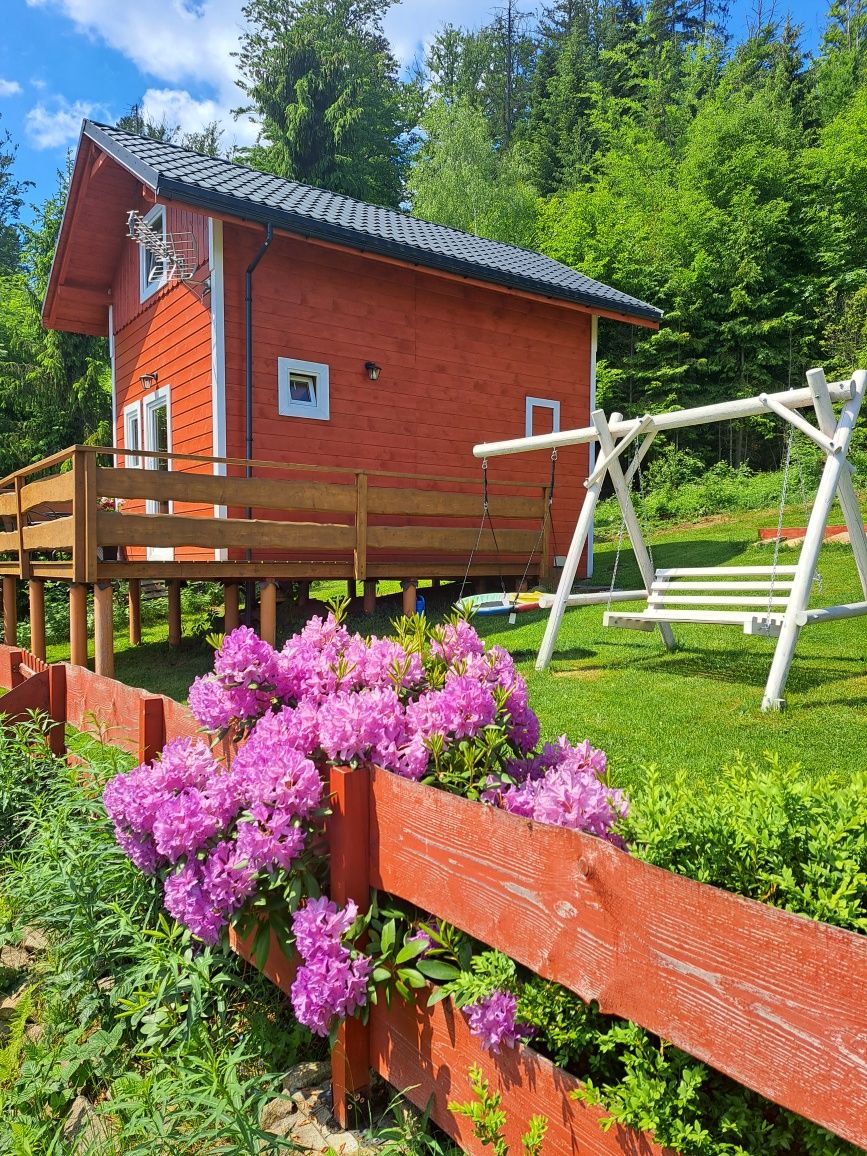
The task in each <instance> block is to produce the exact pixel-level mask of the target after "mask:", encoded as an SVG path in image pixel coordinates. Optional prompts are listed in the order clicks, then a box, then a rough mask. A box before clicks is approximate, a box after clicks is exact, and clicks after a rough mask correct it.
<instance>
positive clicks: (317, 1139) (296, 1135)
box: [289, 1120, 329, 1152]
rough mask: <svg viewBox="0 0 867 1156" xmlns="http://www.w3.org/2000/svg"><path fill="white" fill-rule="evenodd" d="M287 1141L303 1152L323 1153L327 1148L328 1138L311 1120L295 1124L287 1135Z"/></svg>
mask: <svg viewBox="0 0 867 1156" xmlns="http://www.w3.org/2000/svg"><path fill="white" fill-rule="evenodd" d="M289 1139H290V1140H291V1141H292V1143H293V1144H294V1145H295V1146H296V1147H298V1148H303V1149H304V1151H305V1152H324V1151H325V1150H326V1148H328V1147H329V1141H328V1137H327V1136H326V1135H325V1134H324V1133H323V1132H322V1129H321V1128H320V1127H319V1125H318V1124H314V1122H313V1121H312V1120H305V1121H304V1122H303V1123H301V1124H297V1125H296V1126H295V1127H294V1128H293V1129H292V1130H291V1132H290V1133H289Z"/></svg>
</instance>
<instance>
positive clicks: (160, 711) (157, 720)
mask: <svg viewBox="0 0 867 1156" xmlns="http://www.w3.org/2000/svg"><path fill="white" fill-rule="evenodd" d="M165 741H166V716H165V707H164V706H163V699H162V695H159V694H153V695H146V696H145V697H144V698H141V699H139V705H138V761H139V762H140V763H152V762H153V761H154V759H155V758H156V757H157V755H158V754H159V753H160V751H161V750H162V749H163V746H164V745H165Z"/></svg>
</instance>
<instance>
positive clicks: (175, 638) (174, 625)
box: [166, 578, 181, 646]
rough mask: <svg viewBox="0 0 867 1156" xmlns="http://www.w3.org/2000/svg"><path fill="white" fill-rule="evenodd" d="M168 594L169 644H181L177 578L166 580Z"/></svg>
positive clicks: (178, 583) (179, 588) (179, 590)
mask: <svg viewBox="0 0 867 1156" xmlns="http://www.w3.org/2000/svg"><path fill="white" fill-rule="evenodd" d="M166 589H167V591H168V595H169V646H180V645H181V583H180V581H179V579H177V578H170V579H169V580H168V582H166Z"/></svg>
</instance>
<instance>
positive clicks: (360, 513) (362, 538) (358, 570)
mask: <svg viewBox="0 0 867 1156" xmlns="http://www.w3.org/2000/svg"><path fill="white" fill-rule="evenodd" d="M354 559H355V578H356V581H358V582H363V581H364V579H365V578H366V577H367V474H356V475H355V555H354Z"/></svg>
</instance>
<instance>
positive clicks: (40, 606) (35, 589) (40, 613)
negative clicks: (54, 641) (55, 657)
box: [27, 578, 45, 662]
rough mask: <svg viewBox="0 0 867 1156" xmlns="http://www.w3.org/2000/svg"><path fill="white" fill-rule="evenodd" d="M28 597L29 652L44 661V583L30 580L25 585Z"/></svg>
mask: <svg viewBox="0 0 867 1156" xmlns="http://www.w3.org/2000/svg"><path fill="white" fill-rule="evenodd" d="M27 586H28V594H29V596H30V651H31V653H32V654H35V655H36V657H37V658H41V659H42V661H43V662H44V661H45V582H44V581H43V580H42V579H41V578H31V579H30V580H29V582H28V584H27Z"/></svg>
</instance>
